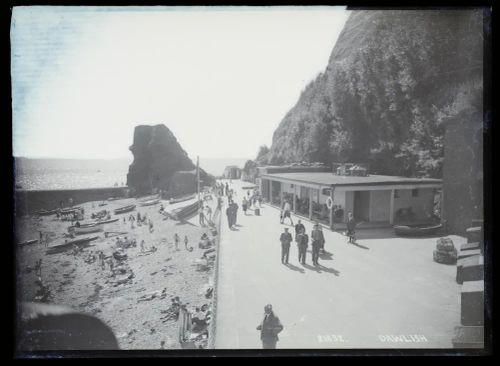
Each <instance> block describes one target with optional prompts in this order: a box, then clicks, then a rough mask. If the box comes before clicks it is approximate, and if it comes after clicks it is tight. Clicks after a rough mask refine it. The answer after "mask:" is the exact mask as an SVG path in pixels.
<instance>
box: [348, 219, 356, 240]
mask: <svg viewBox="0 0 500 366" xmlns="http://www.w3.org/2000/svg"><path fill="white" fill-rule="evenodd" d="M355 233H356V221H355V220H354V216H352V212H349V214H348V215H347V236H348V237H349V243H351V244H354V243H355V242H356V237H355V236H354V235H355Z"/></svg>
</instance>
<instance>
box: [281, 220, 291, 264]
mask: <svg viewBox="0 0 500 366" xmlns="http://www.w3.org/2000/svg"><path fill="white" fill-rule="evenodd" d="M292 240H293V239H292V234H290V233H289V232H288V228H287V227H286V228H285V232H283V233H281V236H280V241H281V263H283V264H288V256H289V255H290V243H291V242H292Z"/></svg>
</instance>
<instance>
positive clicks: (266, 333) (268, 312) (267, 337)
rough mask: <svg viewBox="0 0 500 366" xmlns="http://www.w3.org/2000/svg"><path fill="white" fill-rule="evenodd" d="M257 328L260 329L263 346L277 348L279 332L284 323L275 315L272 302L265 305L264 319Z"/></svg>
mask: <svg viewBox="0 0 500 366" xmlns="http://www.w3.org/2000/svg"><path fill="white" fill-rule="evenodd" d="M257 330H260V339H261V341H262V348H264V349H275V348H276V343H277V342H278V341H279V338H278V333H279V332H281V331H282V330H283V325H281V322H280V320H279V318H278V317H277V316H276V315H274V312H273V307H272V305H271V304H267V305H266V306H265V307H264V319H263V320H262V323H261V324H260V325H259V326H258V327H257Z"/></svg>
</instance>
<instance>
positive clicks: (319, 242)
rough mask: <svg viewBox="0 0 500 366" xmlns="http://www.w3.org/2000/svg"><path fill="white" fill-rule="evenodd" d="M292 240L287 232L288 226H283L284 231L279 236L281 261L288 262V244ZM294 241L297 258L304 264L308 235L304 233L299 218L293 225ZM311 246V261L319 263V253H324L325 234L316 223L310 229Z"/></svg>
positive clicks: (289, 244) (315, 263) (304, 230)
mask: <svg viewBox="0 0 500 366" xmlns="http://www.w3.org/2000/svg"><path fill="white" fill-rule="evenodd" d="M292 241H293V238H292V234H290V233H289V232H288V228H285V230H284V232H283V233H282V234H281V236H280V242H281V263H283V264H288V258H289V256H290V246H291V243H292ZM295 242H296V243H297V249H298V255H299V256H298V259H299V262H300V263H302V264H306V253H307V247H308V246H309V236H308V235H307V233H306V229H305V227H304V225H303V224H302V222H301V220H299V221H298V223H297V225H295ZM311 246H312V263H313V264H314V265H316V266H317V265H319V254H320V253H321V252H322V253H325V236H324V235H323V230H322V228H321V226H320V225H319V224H318V223H316V224H314V228H313V230H312V231H311Z"/></svg>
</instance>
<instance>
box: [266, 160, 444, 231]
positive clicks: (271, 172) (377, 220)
mask: <svg viewBox="0 0 500 366" xmlns="http://www.w3.org/2000/svg"><path fill="white" fill-rule="evenodd" d="M335 168H336V169H335ZM260 170H261V172H260V173H261V174H260V180H259V181H258V183H259V185H260V191H261V193H262V196H263V199H264V201H265V202H267V203H269V204H271V205H273V206H279V207H281V208H282V207H283V205H284V203H285V202H286V201H288V202H289V203H290V205H291V207H292V211H293V213H295V214H296V215H299V216H303V217H305V218H308V219H309V220H314V221H318V222H319V223H321V224H323V225H325V226H328V227H329V228H331V229H332V230H333V229H342V228H345V223H346V222H347V217H348V213H349V212H352V214H353V215H354V218H355V220H356V221H357V222H362V223H363V226H364V227H385V226H387V227H390V226H392V225H394V224H419V223H421V224H424V223H431V222H436V221H439V217H438V215H439V208H440V206H439V205H440V202H441V194H442V181H441V180H440V179H431V178H407V177H397V176H385V175H372V174H368V173H367V168H365V167H362V166H360V165H359V164H343V165H338V166H334V169H333V171H331V170H330V169H328V168H325V167H320V168H318V167H293V166H292V167H290V166H289V167H263V168H260Z"/></svg>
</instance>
